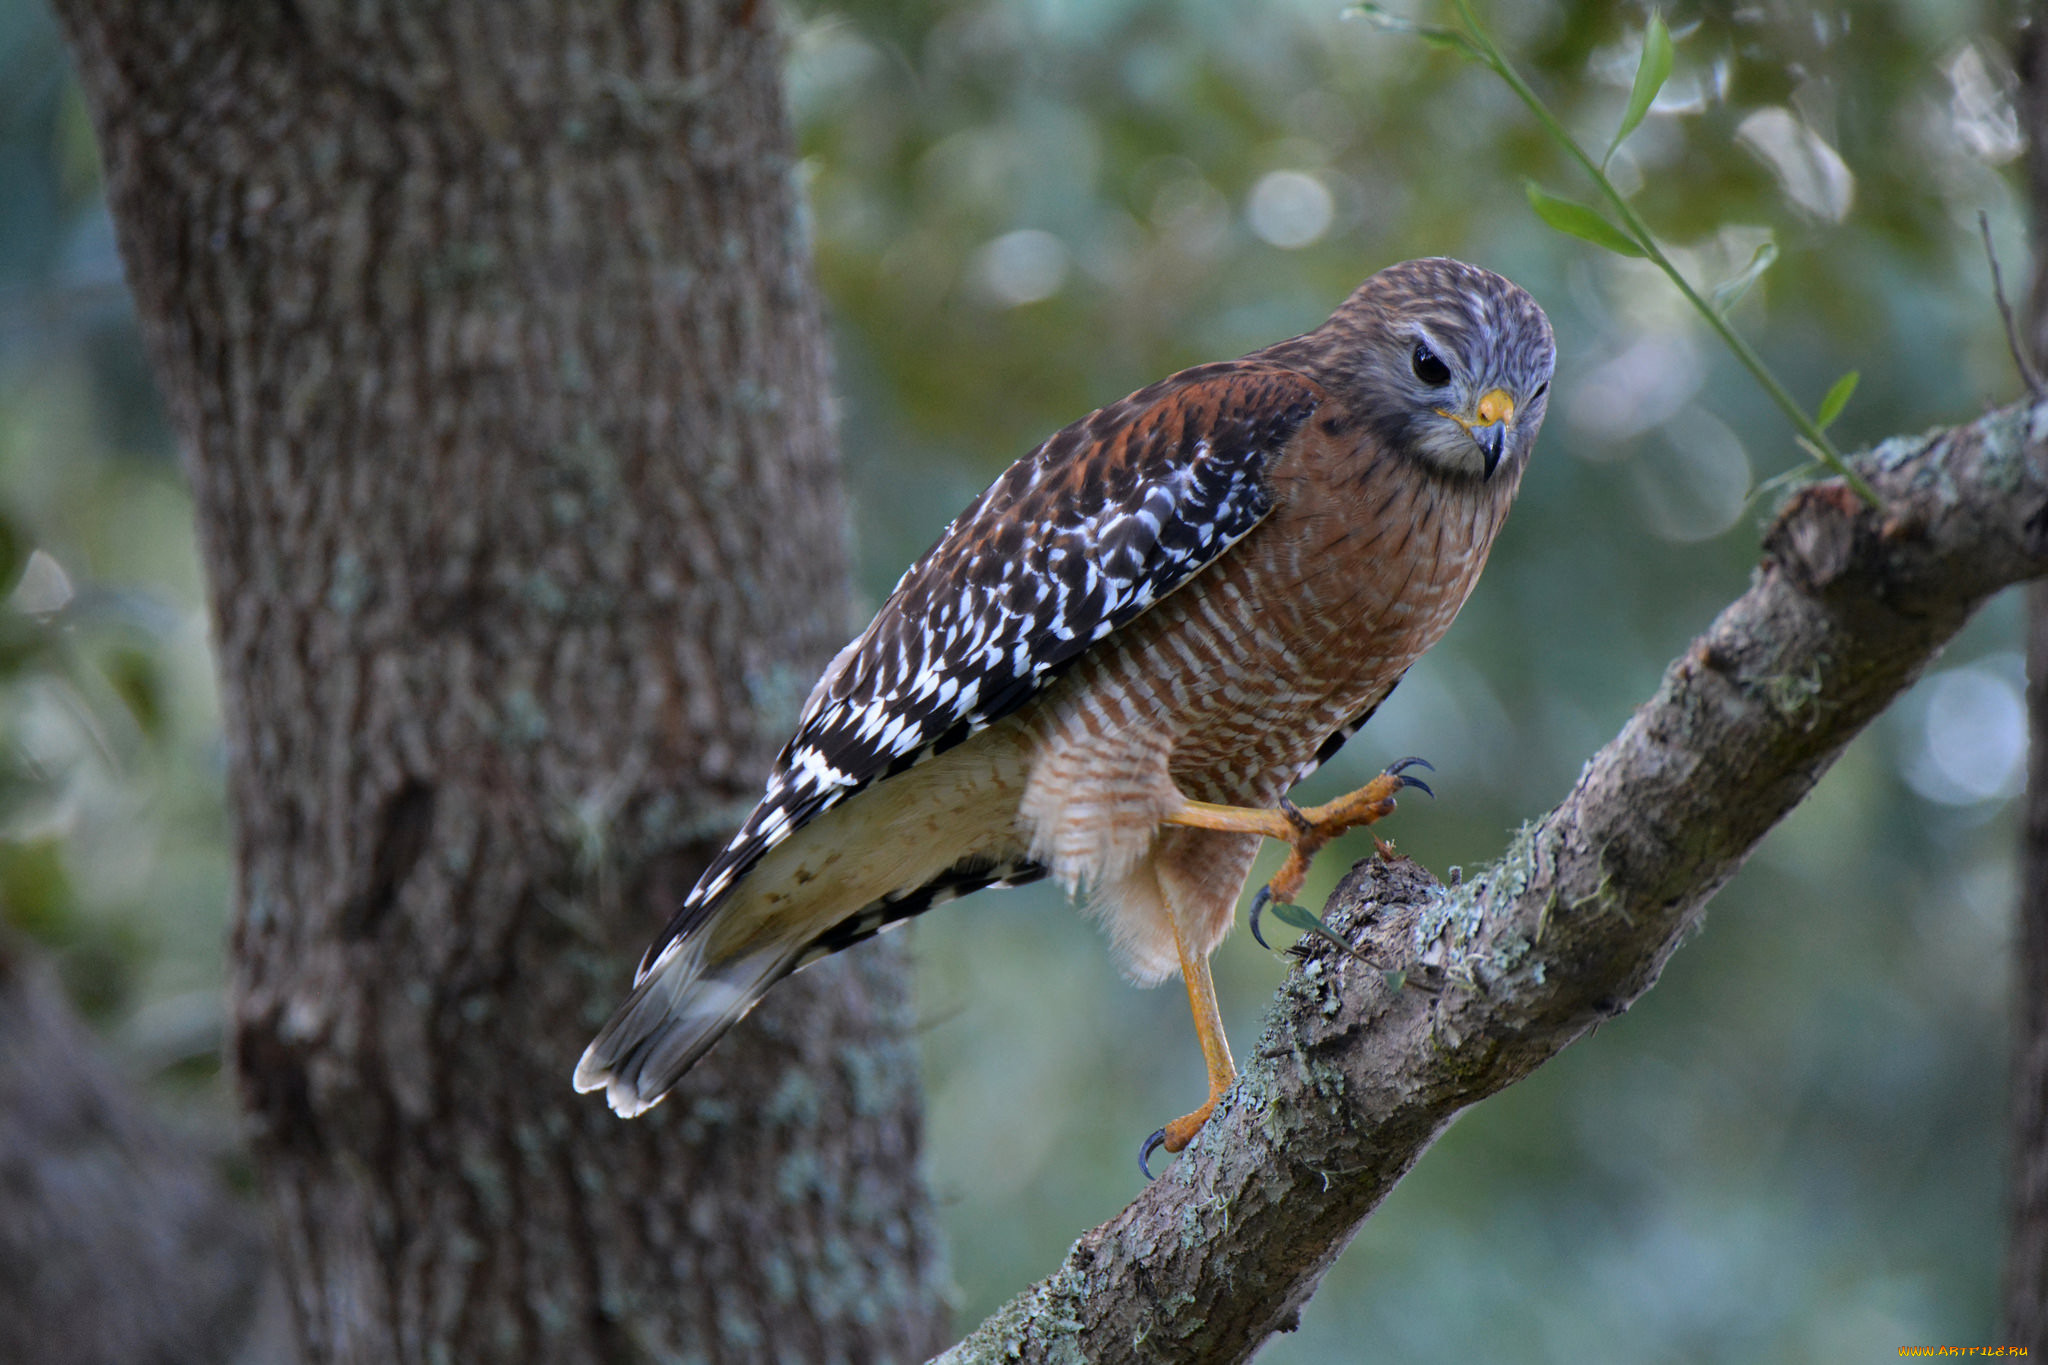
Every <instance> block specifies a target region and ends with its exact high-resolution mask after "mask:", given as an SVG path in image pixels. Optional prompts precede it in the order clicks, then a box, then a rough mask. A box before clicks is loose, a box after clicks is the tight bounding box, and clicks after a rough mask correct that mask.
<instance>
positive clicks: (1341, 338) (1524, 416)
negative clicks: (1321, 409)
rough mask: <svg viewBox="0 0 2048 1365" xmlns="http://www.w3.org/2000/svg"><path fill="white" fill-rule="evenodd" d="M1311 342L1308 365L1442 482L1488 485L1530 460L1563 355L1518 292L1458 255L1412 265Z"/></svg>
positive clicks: (1380, 283)
mask: <svg viewBox="0 0 2048 1365" xmlns="http://www.w3.org/2000/svg"><path fill="white" fill-rule="evenodd" d="M1300 340H1301V341H1302V342H1304V343H1311V347H1310V353H1311V354H1312V356H1313V363H1312V367H1311V366H1305V367H1304V368H1311V372H1312V373H1313V374H1314V376H1315V378H1316V379H1317V380H1319V381H1320V382H1321V383H1322V384H1323V385H1324V386H1325V387H1327V388H1331V389H1333V390H1335V391H1336V392H1337V393H1339V394H1340V395H1341V396H1342V397H1343V398H1344V399H1345V400H1346V401H1347V403H1348V404H1349V405H1350V406H1352V407H1353V408H1354V409H1355V410H1356V411H1357V412H1358V413H1359V415H1360V416H1361V417H1362V418H1363V420H1364V422H1365V423H1366V424H1367V425H1368V426H1369V427H1370V428H1372V429H1373V431H1374V433H1375V434H1376V435H1377V436H1378V437H1379V438H1380V440H1381V442H1382V443H1383V444H1384V445H1385V446H1386V447H1388V448H1390V449H1392V450H1395V451H1399V452H1401V453H1404V454H1406V455H1407V456H1409V457H1410V458H1412V459H1415V460H1417V461H1419V462H1420V463H1421V464H1422V465H1423V466H1424V467H1425V468H1427V469H1428V470H1429V471H1430V472H1431V473H1434V474H1436V475H1438V476H1440V477H1443V478H1448V479H1457V480H1474V481H1480V482H1485V481H1490V480H1492V479H1493V478H1494V477H1495V476H1496V475H1497V474H1498V473H1500V472H1501V471H1502V470H1505V471H1506V472H1507V473H1508V474H1510V475H1519V474H1520V472H1521V469H1522V467H1523V466H1524V465H1525V464H1526V463H1527V462H1528V459H1529V454H1530V452H1531V450H1533V449H1534V447H1535V445H1536V433H1537V431H1538V429H1539V428H1541V427H1542V425H1543V413H1544V409H1545V406H1546V404H1547V401H1548V397H1549V393H1550V375H1551V371H1552V370H1553V369H1555V368H1556V362H1557V347H1556V343H1555V342H1554V341H1553V340H1552V337H1551V333H1550V321H1549V319H1548V318H1546V317H1544V316H1543V310H1542V309H1541V308H1539V307H1538V306H1537V305H1536V300H1534V299H1532V298H1530V297H1529V294H1528V291H1526V290H1524V289H1523V288H1521V287H1520V286H1519V285H1516V284H1513V283H1510V282H1509V281H1507V280H1505V279H1503V278H1501V277H1500V276H1499V275H1496V274H1494V273H1493V272H1492V271H1490V270H1481V269H1480V268H1479V267H1477V266H1471V265H1466V264H1465V263H1464V262H1463V261H1454V260H1451V259H1449V258H1447V257H1441V256H1438V257H1431V258H1429V259H1426V260H1419V261H1404V262H1402V263H1401V264H1400V265H1392V266H1388V267H1387V268H1386V269H1385V270H1382V271H1380V272H1379V273H1378V274H1377V275H1374V276H1373V277H1372V278H1371V279H1369V280H1367V281H1366V282H1365V283H1364V284H1362V285H1360V286H1359V287H1358V289H1357V290H1356V291H1355V292H1354V293H1353V294H1352V295H1351V297H1350V298H1348V299H1346V300H1345V301H1344V304H1343V306H1342V307H1341V308H1339V309H1338V310H1337V311H1336V313H1335V314H1333V315H1332V316H1331V318H1330V320H1329V321H1328V322H1326V323H1324V324H1323V325H1322V326H1321V327H1319V328H1317V329H1316V330H1315V331H1313V332H1311V333H1309V334H1308V335H1307V336H1305V337H1302V338H1301V339H1300ZM1305 358H1306V357H1305Z"/></svg>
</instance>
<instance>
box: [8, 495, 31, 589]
mask: <svg viewBox="0 0 2048 1365" xmlns="http://www.w3.org/2000/svg"><path fill="white" fill-rule="evenodd" d="M34 548H35V546H34V545H33V544H32V543H31V542H30V541H29V538H28V537H27V536H25V535H23V534H22V532H21V528H20V527H18V526H16V525H15V524H14V519H13V518H12V517H9V516H4V515H0V597H5V596H6V595H7V594H9V593H11V592H13V591H14V589H15V586H16V585H17V584H19V583H20V582H21V571H22V569H23V568H24V567H26V566H27V564H28V555H29V551H30V550H32V549H34Z"/></svg>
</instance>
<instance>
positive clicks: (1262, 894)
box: [1252, 886, 1273, 953]
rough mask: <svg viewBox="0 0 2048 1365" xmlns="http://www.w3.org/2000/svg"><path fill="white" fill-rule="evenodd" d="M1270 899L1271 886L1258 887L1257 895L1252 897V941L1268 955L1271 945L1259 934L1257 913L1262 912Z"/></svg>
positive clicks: (1271, 896)
mask: <svg viewBox="0 0 2048 1365" xmlns="http://www.w3.org/2000/svg"><path fill="white" fill-rule="evenodd" d="M1272 899H1273V888H1272V887H1271V886H1262V887H1260V888H1259V894H1258V895H1256V896H1253V897H1252V941H1253V942H1254V943H1257V944H1258V945H1259V946H1260V947H1261V948H1264V949H1265V950H1266V951H1267V952H1269V953H1270V952H1272V951H1273V945H1272V944H1270V943H1268V942H1266V936H1265V935H1264V934H1262V933H1260V932H1259V912H1260V911H1262V910H1264V909H1265V908H1266V906H1267V905H1268V904H1269V903H1270V902H1271V901H1272Z"/></svg>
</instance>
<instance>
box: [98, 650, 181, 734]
mask: <svg viewBox="0 0 2048 1365" xmlns="http://www.w3.org/2000/svg"><path fill="white" fill-rule="evenodd" d="M100 667H101V669H102V670H103V671H104V672H105V673H106V675H107V681H108V682H109V683H110V684H112V686H113V689H114V694H115V695H116V696H118V697H120V699H121V700H122V702H123V703H124V704H125V705H126V706H127V707H128V713H129V714H130V715H132V716H134V717H135V724H136V725H137V726H138V727H140V729H141V730H142V733H143V734H145V735H148V736H149V737H150V738H151V739H162V738H163V737H164V722H165V715H164V685H163V679H162V678H161V676H159V674H158V672H157V666H156V660H155V659H153V658H151V657H150V656H149V655H148V654H146V653H144V652H143V651H142V650H139V649H136V648H135V647H134V646H132V645H118V646H116V647H114V648H113V649H110V650H109V651H107V654H106V657H105V658H104V659H102V660H101V661H100Z"/></svg>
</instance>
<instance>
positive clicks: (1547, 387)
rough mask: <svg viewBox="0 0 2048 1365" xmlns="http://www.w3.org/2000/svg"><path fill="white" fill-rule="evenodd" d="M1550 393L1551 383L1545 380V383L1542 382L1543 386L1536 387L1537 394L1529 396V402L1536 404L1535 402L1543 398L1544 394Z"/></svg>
mask: <svg viewBox="0 0 2048 1365" xmlns="http://www.w3.org/2000/svg"><path fill="white" fill-rule="evenodd" d="M1549 392H1550V381H1549V380H1548V379H1546V380H1544V381H1543V382H1542V383H1541V384H1538V385H1537V386H1536V392H1534V393H1532V394H1530V395H1529V401H1530V402H1532V403H1533V402H1535V401H1536V400H1537V399H1539V398H1541V397H1542V396H1543V395H1544V394H1546V393H1549Z"/></svg>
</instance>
